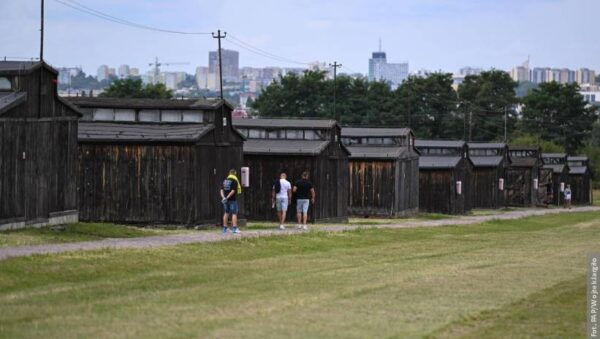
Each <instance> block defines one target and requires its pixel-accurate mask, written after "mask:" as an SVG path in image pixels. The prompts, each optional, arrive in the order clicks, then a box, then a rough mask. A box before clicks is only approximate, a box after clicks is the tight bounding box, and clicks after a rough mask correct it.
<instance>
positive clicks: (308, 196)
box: [293, 171, 317, 230]
mask: <svg viewBox="0 0 600 339" xmlns="http://www.w3.org/2000/svg"><path fill="white" fill-rule="evenodd" d="M293 192H294V193H295V194H296V217H297V218H298V226H297V227H298V228H300V229H305V230H307V229H308V225H307V221H308V207H309V205H310V204H313V205H314V204H315V198H316V196H317V194H316V192H315V187H314V186H313V184H312V183H311V182H310V181H309V180H308V171H304V172H302V177H301V179H300V180H298V181H296V183H295V184H294V188H293Z"/></svg>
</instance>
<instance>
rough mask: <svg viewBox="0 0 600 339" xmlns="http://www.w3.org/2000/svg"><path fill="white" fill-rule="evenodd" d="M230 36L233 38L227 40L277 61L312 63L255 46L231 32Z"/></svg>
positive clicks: (301, 63)
mask: <svg viewBox="0 0 600 339" xmlns="http://www.w3.org/2000/svg"><path fill="white" fill-rule="evenodd" d="M229 37H230V38H231V39H230V40H226V41H228V42H229V43H232V44H234V45H236V46H238V47H241V48H244V49H245V50H247V51H250V52H252V53H255V54H258V55H261V56H263V57H266V58H270V59H273V60H277V61H282V62H287V63H292V64H298V65H310V63H309V62H302V61H298V60H293V59H290V58H286V57H283V56H280V55H277V54H273V53H271V52H268V51H265V50H264V49H261V48H258V47H256V46H253V45H251V44H249V43H247V42H244V41H242V40H241V39H239V38H236V37H235V36H234V35H232V34H229Z"/></svg>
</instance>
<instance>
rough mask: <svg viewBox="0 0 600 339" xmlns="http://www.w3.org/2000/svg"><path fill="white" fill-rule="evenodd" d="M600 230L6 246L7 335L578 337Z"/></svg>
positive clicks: (518, 228) (465, 229)
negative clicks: (40, 248)
mask: <svg viewBox="0 0 600 339" xmlns="http://www.w3.org/2000/svg"><path fill="white" fill-rule="evenodd" d="M599 231H600V213H598V212H594V213H592V212H589V213H572V214H566V213H565V214H559V215H552V216H546V217H537V218H527V219H521V220H510V221H492V222H487V223H483V224H479V225H469V226H455V227H441V228H418V229H381V230H377V229H369V230H366V229H360V230H357V231H351V232H342V233H325V232H309V233H305V234H302V235H297V236H281V237H265V238H255V239H241V240H233V241H226V242H222V243H212V244H195V245H183V246H177V247H166V248H159V249H152V250H105V251H95V252H76V253H69V254H60V255H48V256H35V257H27V258H17V259H10V260H5V261H1V262H0V272H2V274H1V275H0V337H6V338H21V337H43V338H79V337H111V338H123V337H148V338H162V337H172V338H186V337H208V338H282V337H285V338H374V337H377V338H382V337H392V338H393V337H397V338H405V337H409V338H410V337H423V336H430V337H447V336H449V337H454V336H466V337H473V338H481V337H511V338H519V337H536V336H539V337H564V338H579V337H584V334H585V331H584V328H585V312H584V310H585V301H584V299H583V298H582V293H585V280H584V275H585V255H586V253H589V252H592V251H600V242H599V240H598V236H597V235H598V232H599ZM543 324H548V325H549V327H548V328H547V329H546V330H544V329H543Z"/></svg>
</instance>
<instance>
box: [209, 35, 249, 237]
mask: <svg viewBox="0 0 600 339" xmlns="http://www.w3.org/2000/svg"><path fill="white" fill-rule="evenodd" d="M225 36H227V32H223V35H221V30H220V29H219V30H217V34H216V35H215V33H214V32H212V37H213V38H214V39H217V41H218V45H219V50H218V53H219V89H220V91H221V118H222V120H223V122H221V121H216V120H217V119H215V127H216V126H220V127H219V129H218V130H220V131H222V130H224V126H225V124H226V122H227V117H226V116H225V99H224V98H223V62H222V60H221V39H224V38H225ZM216 132H217V130H216V131H215V132H213V142H214V143H215V146H216V145H217V141H218V140H217V133H216ZM219 141H220V140H219ZM214 152H215V153H214V154H215V165H214V166H215V167H214V169H213V176H214V178H215V182H216V178H217V172H219V173H221V171H222V170H221V168H220V166H219V164H218V163H217V159H218V156H217V147H214ZM242 210H243V201H242ZM219 223H222V221H221V218H219V217H218V216H217V224H219ZM222 226H227V225H226V224H224V225H222Z"/></svg>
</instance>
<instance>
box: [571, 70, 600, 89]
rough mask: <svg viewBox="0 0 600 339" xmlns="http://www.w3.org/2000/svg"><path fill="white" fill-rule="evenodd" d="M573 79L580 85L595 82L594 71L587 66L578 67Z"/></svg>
mask: <svg viewBox="0 0 600 339" xmlns="http://www.w3.org/2000/svg"><path fill="white" fill-rule="evenodd" d="M575 81H576V82H577V83H578V84H580V85H584V84H595V83H596V72H594V71H592V70H590V69H587V68H580V69H578V70H577V71H576V72H575Z"/></svg>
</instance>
